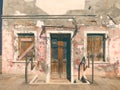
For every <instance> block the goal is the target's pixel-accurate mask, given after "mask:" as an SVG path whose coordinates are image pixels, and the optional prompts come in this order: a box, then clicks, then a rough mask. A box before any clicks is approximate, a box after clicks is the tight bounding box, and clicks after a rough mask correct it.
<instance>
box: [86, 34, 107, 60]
mask: <svg viewBox="0 0 120 90" xmlns="http://www.w3.org/2000/svg"><path fill="white" fill-rule="evenodd" d="M92 54H94V60H95V61H105V34H87V56H88V55H89V57H90V58H91V55H92Z"/></svg>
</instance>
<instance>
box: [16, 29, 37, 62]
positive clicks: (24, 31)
mask: <svg viewBox="0 0 120 90" xmlns="http://www.w3.org/2000/svg"><path fill="white" fill-rule="evenodd" d="M19 33H26V34H27V33H33V34H34V36H35V60H37V32H36V31H33V30H14V37H15V42H14V47H15V49H14V62H17V60H18V34H19ZM18 62H20V61H18ZM22 62H23V61H22ZM24 62H25V61H24Z"/></svg>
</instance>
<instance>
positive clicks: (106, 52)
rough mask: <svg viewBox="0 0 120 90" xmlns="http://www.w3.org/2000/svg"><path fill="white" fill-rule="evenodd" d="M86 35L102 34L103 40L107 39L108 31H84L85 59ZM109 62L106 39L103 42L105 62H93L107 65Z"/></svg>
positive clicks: (85, 50)
mask: <svg viewBox="0 0 120 90" xmlns="http://www.w3.org/2000/svg"><path fill="white" fill-rule="evenodd" d="M87 34H104V35H105V38H107V37H108V31H84V56H85V57H87ZM108 61H109V47H108V39H106V41H105V62H103V61H95V63H107V62H108Z"/></svg>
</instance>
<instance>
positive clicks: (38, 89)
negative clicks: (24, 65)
mask: <svg viewBox="0 0 120 90" xmlns="http://www.w3.org/2000/svg"><path fill="white" fill-rule="evenodd" d="M28 78H30V76H29V77H28ZM29 81H30V79H29ZM0 90H120V77H116V78H105V77H99V76H95V81H94V84H92V85H90V84H84V85H82V84H36V85H30V84H26V83H25V80H24V75H19V76H18V75H0Z"/></svg>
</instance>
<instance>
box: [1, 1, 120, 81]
mask: <svg viewBox="0 0 120 90" xmlns="http://www.w3.org/2000/svg"><path fill="white" fill-rule="evenodd" d="M6 1H7V0H4V3H5V6H4V14H3V15H11V14H14V15H15V14H16V15H25V14H26V15H27V14H46V13H45V12H44V11H42V10H41V9H40V8H41V6H38V5H40V3H37V2H38V1H39V0H34V1H33V0H22V1H16V0H13V1H14V3H13V4H15V3H17V4H19V5H20V7H21V8H20V7H19V5H18V6H17V5H11V3H12V0H9V1H8V2H6ZM35 1H36V2H35ZM79 1H80V0H79ZM42 2H44V1H43V0H42ZM50 2H51V3H53V2H55V1H54V0H52V1H50ZM60 2H62V1H59V3H60ZM67 2H71V3H72V2H74V1H71V0H69V1H65V3H66V4H68V3H67ZM80 2H82V1H80ZM8 3H9V5H8V6H10V8H9V9H8V7H7V4H8ZM55 3H58V2H55ZM44 4H45V3H44ZM46 4H47V3H46ZM49 4H50V3H49ZM75 4H76V3H75ZM78 4H80V3H78ZM83 4H84V3H83ZM24 5H26V6H25V7H26V8H24V7H23V6H24ZM36 5H37V6H36ZM50 5H51V4H50ZM59 5H60V6H59ZM59 5H58V9H61V10H63V9H62V8H61V6H62V4H61V3H60V4H59ZM71 5H72V7H71V8H69V5H68V8H65V11H64V10H63V11H59V12H58V10H57V9H56V8H55V12H53V13H52V14H63V13H65V12H66V11H67V10H69V9H70V10H73V9H76V8H78V7H73V4H71ZM48 6H49V5H48ZM43 8H46V12H47V11H48V7H46V6H44V7H43ZM51 8H53V7H51ZM39 10H40V11H39ZM51 10H52V9H51ZM51 10H50V12H48V13H50V14H51ZM53 10H54V9H53ZM76 18H77V17H76ZM85 18H86V17H85ZM81 19H82V18H81ZM83 20H84V19H83ZM49 21H50V22H49ZM53 22H54V23H55V25H61V24H63V25H66V23H64V20H60V21H59V20H56V21H54V20H44V22H43V21H42V20H39V19H37V20H34V19H29V20H28V19H18V20H17V19H11V20H8V19H5V20H3V27H2V29H3V30H2V33H3V35H2V37H3V38H2V41H3V43H2V44H3V45H2V46H3V47H2V51H3V54H2V64H3V65H2V71H3V73H7V74H8V73H9V74H24V70H25V61H18V46H17V45H18V39H17V38H18V35H17V34H18V33H34V35H35V58H34V60H35V62H34V63H35V65H36V67H35V69H34V70H33V71H31V70H30V65H29V66H28V69H29V73H31V74H33V73H34V74H40V76H42V75H43V76H44V77H45V78H44V79H46V78H47V79H49V76H50V75H49V74H50V58H51V57H50V37H47V36H49V35H47V31H49V33H51V32H57V33H61V31H62V33H65V32H69V30H70V28H67V29H66V28H64V27H61V28H57V27H48V28H47V29H46V28H45V30H46V31H44V32H42V26H43V25H47V23H50V24H49V25H54V24H53ZM97 23H101V22H99V20H98V21H97ZM67 24H68V23H67ZM96 25H97V24H96ZM68 26H69V25H68ZM71 26H72V25H71ZM78 27H79V28H78V32H77V34H76V35H75V37H73V38H72V39H71V44H72V50H71V52H72V61H71V63H72V64H71V66H72V67H71V71H72V73H71V76H72V82H73V81H74V80H75V79H77V77H78V68H79V63H80V62H81V60H82V58H83V56H85V57H86V59H87V56H86V48H87V47H86V46H87V41H86V40H87V37H86V35H87V33H86V32H90V33H97V34H98V33H99V34H100V33H105V34H106V37H105V39H106V41H107V42H106V52H107V53H106V60H105V61H106V62H103V61H100V62H95V75H100V76H112V75H113V76H115V75H120V48H119V47H120V27H114V28H111V27H109V28H107V27H104V26H102V25H101V26H93V25H91V26H87V25H81V22H79V21H78ZM64 30H65V31H64ZM50 31H51V32H50ZM71 32H74V29H73V28H72V29H71ZM41 33H42V34H41ZM48 49H49V50H48ZM47 51H49V52H47ZM91 71H92V70H91V67H90V68H87V70H86V75H91ZM45 81H47V80H45Z"/></svg>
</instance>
